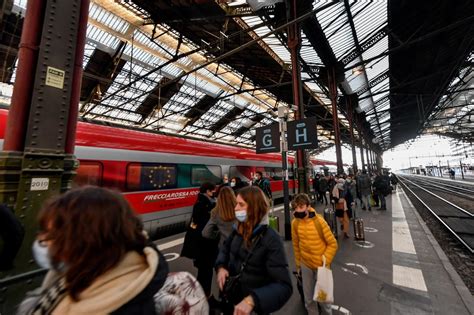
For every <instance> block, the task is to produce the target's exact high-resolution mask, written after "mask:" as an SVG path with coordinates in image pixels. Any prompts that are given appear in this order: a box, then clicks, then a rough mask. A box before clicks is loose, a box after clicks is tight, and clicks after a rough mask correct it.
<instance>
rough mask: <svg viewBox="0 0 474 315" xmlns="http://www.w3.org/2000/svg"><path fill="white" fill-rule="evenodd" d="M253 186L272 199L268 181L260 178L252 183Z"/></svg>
mask: <svg viewBox="0 0 474 315" xmlns="http://www.w3.org/2000/svg"><path fill="white" fill-rule="evenodd" d="M253 185H255V186H258V187H260V189H261V190H262V191H263V192H264V193H265V195H266V196H267V197H268V198H270V199H272V189H271V187H270V181H269V180H268V179H267V178H260V179H259V180H256V181H254V182H253Z"/></svg>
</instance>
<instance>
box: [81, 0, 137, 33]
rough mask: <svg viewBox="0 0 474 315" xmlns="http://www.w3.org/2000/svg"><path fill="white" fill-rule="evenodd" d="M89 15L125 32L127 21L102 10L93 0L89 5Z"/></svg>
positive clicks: (127, 25)
mask: <svg viewBox="0 0 474 315" xmlns="http://www.w3.org/2000/svg"><path fill="white" fill-rule="evenodd" d="M89 17H91V18H93V19H94V20H97V21H98V22H100V23H102V24H104V25H106V26H107V27H110V28H111V29H113V30H114V31H117V32H119V33H125V31H126V30H127V29H128V27H129V25H130V24H129V23H128V22H126V21H124V20H122V19H121V18H119V17H117V16H116V15H113V14H112V13H110V12H109V11H106V10H104V9H103V8H102V7H100V6H98V5H95V4H94V3H93V2H92V3H91V5H90V7H89Z"/></svg>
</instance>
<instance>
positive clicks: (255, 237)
mask: <svg viewBox="0 0 474 315" xmlns="http://www.w3.org/2000/svg"><path fill="white" fill-rule="evenodd" d="M268 209H269V205H268V199H267V198H266V197H265V195H264V194H263V192H262V190H261V189H260V188H258V187H256V186H250V187H245V188H242V189H241V190H239V193H238V195H237V205H236V207H235V214H236V219H237V220H238V221H239V223H238V225H237V227H236V229H235V230H234V232H233V233H232V234H231V235H230V236H229V238H228V239H227V240H226V241H225V243H224V246H223V247H222V248H221V249H220V252H219V255H218V257H217V261H216V270H217V272H218V273H217V282H218V284H219V288H220V289H221V290H223V288H224V283H225V282H226V279H227V278H228V277H229V276H230V277H233V276H236V275H237V274H239V273H240V280H239V285H237V286H236V287H235V289H234V290H233V291H232V292H224V295H225V296H227V298H228V299H229V301H228V302H229V303H230V304H232V305H235V306H234V310H235V313H237V314H250V313H251V312H255V313H257V314H268V313H271V312H275V311H277V310H278V309H280V308H281V307H282V306H283V305H284V304H285V303H286V302H287V301H288V299H289V298H290V297H291V294H292V292H293V288H292V285H291V279H290V273H289V270H288V263H287V259H286V254H285V250H284V248H283V243H282V241H281V238H280V236H279V235H278V233H277V232H275V230H273V229H271V228H268V216H267V212H268ZM245 262H246V264H245V268H244V270H243V271H242V272H241V268H242V265H243V264H244V263H245ZM235 313H234V314H235Z"/></svg>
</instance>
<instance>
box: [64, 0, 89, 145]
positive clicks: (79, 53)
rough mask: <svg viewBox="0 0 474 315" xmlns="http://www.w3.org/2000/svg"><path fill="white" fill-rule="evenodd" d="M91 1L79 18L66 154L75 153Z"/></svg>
mask: <svg viewBox="0 0 474 315" xmlns="http://www.w3.org/2000/svg"><path fill="white" fill-rule="evenodd" d="M89 3H90V0H82V2H81V14H80V16H79V29H78V31H77V44H76V57H75V59H76V60H75V62H74V74H73V76H74V77H73V79H72V85H71V88H72V91H71V105H70V108H69V117H68V124H67V139H66V147H65V152H66V154H73V153H74V144H75V142H76V126H77V116H78V113H79V98H80V96H81V83H82V63H83V59H84V47H85V45H86V32H87V20H88V17H89Z"/></svg>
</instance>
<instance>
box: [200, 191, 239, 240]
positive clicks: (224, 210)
mask: <svg viewBox="0 0 474 315" xmlns="http://www.w3.org/2000/svg"><path fill="white" fill-rule="evenodd" d="M236 203H237V202H236V201H235V194H234V191H233V190H232V188H230V187H223V188H222V189H221V192H220V193H219V197H218V198H217V205H216V207H215V208H214V209H212V211H211V218H210V219H209V221H208V222H207V224H206V226H205V227H204V229H203V230H202V236H203V237H204V238H208V239H214V240H218V241H219V248H221V247H222V245H223V244H224V241H225V240H226V239H227V238H228V237H229V235H230V234H231V233H232V226H233V225H234V223H236V219H235V212H234V209H235V205H236Z"/></svg>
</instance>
